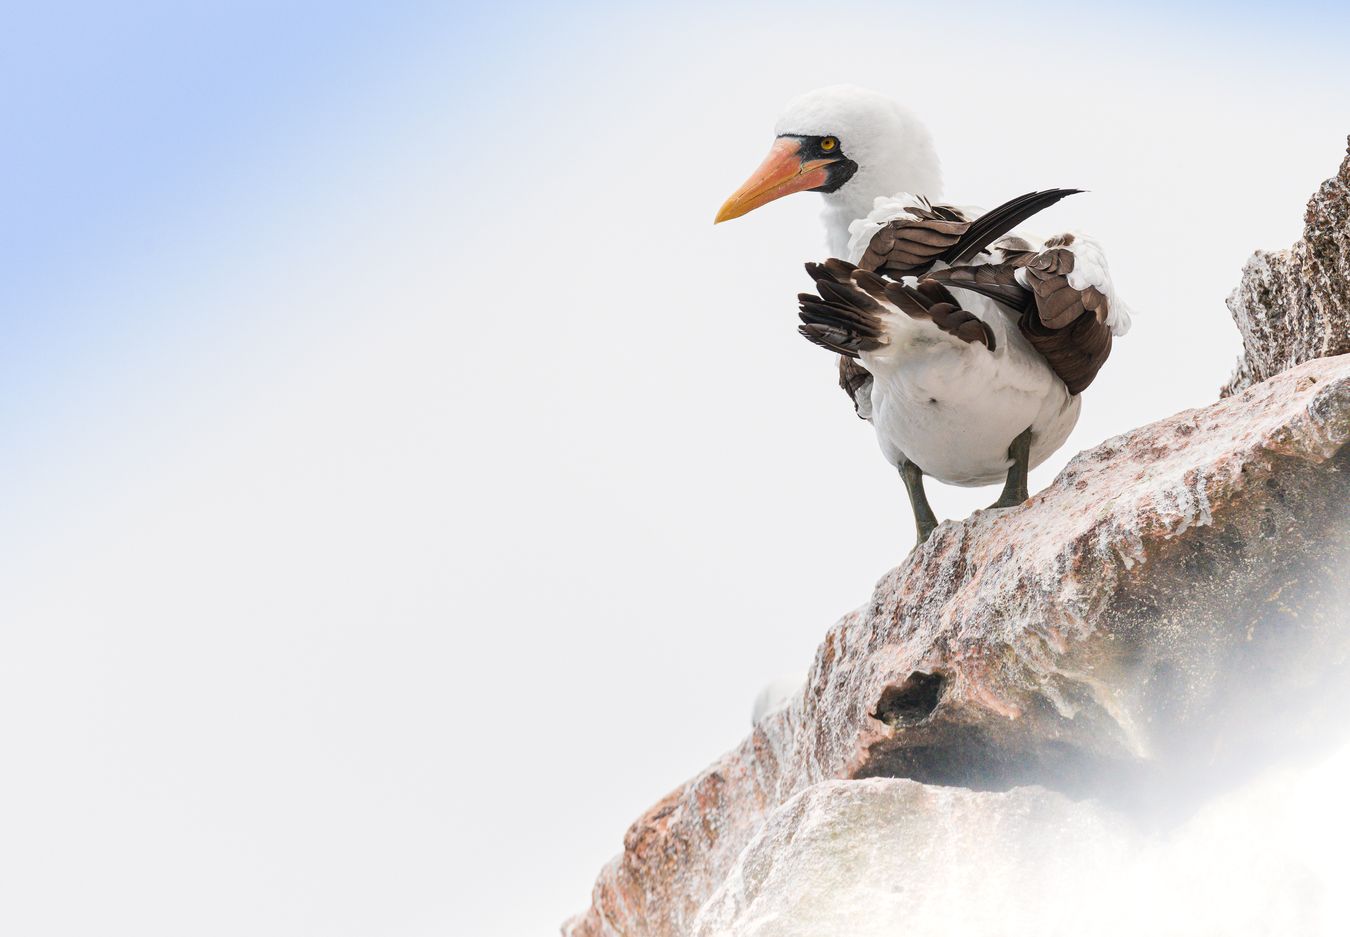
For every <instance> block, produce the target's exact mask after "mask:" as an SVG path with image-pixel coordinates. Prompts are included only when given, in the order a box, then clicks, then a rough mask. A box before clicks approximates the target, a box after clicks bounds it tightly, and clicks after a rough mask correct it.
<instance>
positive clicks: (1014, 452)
mask: <svg viewBox="0 0 1350 937" xmlns="http://www.w3.org/2000/svg"><path fill="white" fill-rule="evenodd" d="M1008 458H1010V459H1012V460H1013V464H1012V468H1010V469H1008V481H1007V482H1006V483H1005V484H1004V485H1003V494H1001V495H999V496H998V500H997V501H995V502H994V503H993V504H991V505H989V507H990V509H993V508H1015V507H1017V506H1018V505H1019V504H1021V503H1022V502H1023V501H1025V500H1026V499H1027V498H1029V497H1031V496H1030V495H1029V494H1028V493H1027V463H1028V462H1030V461H1031V427H1030V426H1028V427H1027V428H1026V429H1024V430H1022V432H1021V433H1020V434H1019V435H1018V437H1017V438H1016V439H1014V440H1013V441H1012V445H1010V446H1009V447H1008Z"/></svg>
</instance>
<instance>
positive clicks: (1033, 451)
mask: <svg viewBox="0 0 1350 937" xmlns="http://www.w3.org/2000/svg"><path fill="white" fill-rule="evenodd" d="M941 185H942V183H941V172H940V169H939V163H938V158H937V152H936V150H935V149H934V147H933V143H932V138H931V136H930V135H929V133H928V131H927V130H926V129H925V128H924V127H923V125H922V124H921V123H920V122H919V121H918V119H917V118H915V117H914V116H913V115H912V114H910V113H909V112H908V111H907V110H905V109H904V108H901V107H900V106H899V105H898V104H896V103H895V102H894V101H892V100H890V99H889V98H887V97H885V96H883V95H879V94H876V93H875V92H871V91H866V90H863V89H861V88H853V87H849V86H835V87H830V88H823V89H821V90H818V91H813V92H810V93H808V94H806V95H803V96H802V97H800V98H798V99H797V100H795V101H793V102H792V104H790V105H789V106H788V108H787V110H786V112H785V113H784V114H783V116H782V117H781V118H779V120H778V124H777V127H776V140H775V142H774V144H773V148H772V149H771V150H770V152H769V155H768V157H767V158H766V159H765V160H764V163H763V164H762V165H761V166H760V167H759V169H758V170H756V171H755V173H754V174H753V175H752V176H751V177H750V179H749V180H748V181H747V182H746V183H745V184H744V185H743V186H742V187H741V188H740V189H739V190H738V191H737V192H736V193H735V194H734V195H732V196H731V198H729V199H728V200H727V202H726V204H724V205H723V206H722V209H721V210H720V211H719V212H718V214H717V219H716V220H717V222H722V221H726V220H728V219H731V218H735V217H738V216H740V215H744V214H745V213H747V212H749V211H752V210H754V209H755V208H758V207H760V206H762V205H765V204H767V203H769V202H771V201H773V200H775V199H778V198H781V197H783V196H784V195H788V194H790V193H792V192H801V191H815V192H821V193H823V194H824V199H825V212H824V216H823V220H824V223H825V229H826V237H827V242H828V247H829V250H830V252H831V253H832V254H833V255H835V258H847V259H846V260H843V259H831V260H829V261H826V262H825V263H824V264H819V265H817V264H808V265H807V270H808V272H809V273H810V274H811V276H812V278H813V279H815V281H816V289H817V293H818V294H819V295H816V294H805V293H804V294H802V295H801V296H800V297H799V300H800V302H801V313H800V316H801V320H802V325H801V327H800V328H801V332H802V334H803V335H805V336H806V337H807V338H808V339H810V340H811V341H813V342H815V343H816V344H819V345H822V346H824V347H826V348H829V349H831V350H833V351H836V352H838V353H839V354H840V355H841V358H840V360H839V370H840V384H841V386H842V387H843V388H844V390H845V391H846V392H847V393H848V394H849V396H850V397H851V398H852V399H853V401H854V406H855V408H856V410H857V413H858V415H859V416H860V417H862V418H863V419H866V420H869V421H870V422H871V423H872V425H873V427H874V428H875V430H876V434H877V439H878V441H879V443H880V445H881V450H882V452H883V454H884V455H885V456H886V458H887V460H888V461H890V462H891V464H893V465H895V466H896V468H897V469H899V471H900V475H901V477H902V478H903V479H904V482H905V486H906V489H907V490H908V492H909V496H910V502H911V505H912V506H913V508H914V515H915V521H916V526H917V528H918V536H919V541H920V542H922V541H923V540H925V539H926V538H927V537H928V535H929V534H930V533H931V532H932V531H933V529H934V528H935V527H936V526H937V519H936V518H935V517H934V515H933V512H932V509H931V508H930V507H929V505H928V501H927V498H926V496H925V494H924V491H923V476H924V475H930V476H932V477H934V478H937V479H938V480H940V481H944V482H947V483H949V484H953V485H960V486H978V485H988V484H993V483H997V482H998V481H1004V482H1005V484H1004V489H1003V494H1002V495H1001V496H1000V498H999V499H998V500H997V501H996V502H995V503H994V504H993V505H992V507H995V508H1003V507H1013V506H1015V505H1018V504H1021V503H1022V502H1023V501H1025V500H1026V499H1027V497H1028V493H1027V472H1028V470H1029V469H1031V468H1034V467H1035V466H1037V465H1039V464H1040V463H1041V462H1043V461H1044V460H1045V459H1046V458H1048V457H1049V456H1050V455H1051V454H1052V453H1053V452H1054V451H1055V450H1057V449H1058V448H1059V447H1060V446H1062V445H1063V444H1064V440H1065V439H1066V438H1068V435H1069V433H1070V431H1071V430H1072V429H1073V427H1074V424H1075V423H1077V421H1078V414H1079V410H1080V408H1081V398H1080V396H1079V395H1080V394H1081V393H1082V391H1083V390H1084V389H1085V388H1086V387H1087V386H1088V385H1089V384H1090V383H1091V382H1092V379H1093V377H1095V376H1096V374H1097V371H1098V370H1099V369H1100V368H1101V366H1102V365H1103V364H1104V363H1105V361H1106V358H1107V356H1108V355H1109V354H1110V350H1111V340H1112V337H1113V336H1120V335H1123V334H1124V333H1125V332H1126V331H1127V330H1128V328H1129V325H1130V316H1129V311H1128V310H1127V308H1126V306H1125V304H1124V303H1123V302H1121V301H1120V300H1119V299H1118V298H1117V296H1116V293H1115V288H1114V286H1113V284H1112V282H1111V277H1110V274H1109V271H1108V269H1107V265H1106V258H1105V254H1104V253H1103V251H1102V249H1101V247H1100V245H1099V244H1097V242H1096V241H1094V240H1092V239H1090V238H1087V237H1085V236H1083V235H1081V234H1061V235H1057V236H1055V237H1052V238H1048V239H1046V240H1044V241H1039V240H1036V239H1034V238H1031V237H1029V236H1025V235H1024V236H1010V235H1009V232H1010V231H1011V230H1012V229H1013V228H1014V227H1015V226H1016V225H1017V224H1019V223H1021V222H1022V221H1024V220H1025V219H1026V218H1027V217H1030V216H1031V215H1032V214H1034V213H1035V212H1037V211H1040V210H1041V209H1043V208H1045V207H1047V206H1049V205H1051V204H1053V203H1054V202H1056V201H1058V200H1059V199H1061V198H1064V197H1065V196H1067V195H1071V194H1074V192H1075V191H1076V190H1071V189H1052V190H1048V191H1046V192H1033V193H1029V194H1027V195H1025V196H1022V197H1020V198H1017V199H1013V200H1012V201H1010V202H1007V203H1005V204H1004V205H1001V206H999V207H998V208H996V209H994V210H993V211H990V212H983V211H980V210H979V209H972V208H969V207H964V208H959V207H956V206H953V205H948V204H943V203H941V202H939V201H938V199H939V197H940V195H941ZM952 288H954V289H957V290H958V291H960V299H959V300H958V299H957V298H956V296H955V295H954V294H953V293H952V292H951V289H952Z"/></svg>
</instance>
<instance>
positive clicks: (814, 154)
mask: <svg viewBox="0 0 1350 937" xmlns="http://www.w3.org/2000/svg"><path fill="white" fill-rule="evenodd" d="M774 133H775V135H776V136H777V139H776V140H775V141H774V144H773V148H772V149H770V150H769V155H768V157H767V158H766V159H765V160H764V162H763V163H762V164H761V165H760V167H759V168H758V169H757V170H755V172H754V174H753V175H752V176H751V177H750V178H749V179H748V180H746V183H745V185H743V186H741V187H740V189H738V190H737V191H736V193H735V194H734V195H732V196H731V198H729V199H727V201H726V204H724V205H723V206H722V209H721V210H720V211H719V212H718V213H717V219H716V221H717V222H722V221H727V220H729V219H731V218H737V217H740V216H741V215H744V214H746V213H747V212H750V211H753V210H754V209H756V208H758V207H760V206H761V205H766V204H768V203H769V202H772V201H774V200H775V199H778V198H782V197H783V196H784V195H789V194H791V193H793V192H821V193H823V194H824V196H825V219H824V220H825V225H826V229H827V232H828V234H829V238H830V248H831V250H832V251H834V252H835V253H839V251H840V250H842V249H843V246H845V245H847V243H848V225H849V222H851V221H853V220H854V219H857V218H861V217H863V216H864V215H866V214H867V213H868V211H870V210H871V208H872V202H873V201H874V200H875V199H876V198H878V197H879V196H889V195H896V194H898V193H900V192H909V193H911V194H914V195H926V196H928V197H929V198H937V197H938V196H940V195H941V194H942V172H941V168H940V166H939V164H938V158H937V151H936V150H935V149H934V147H933V138H932V136H931V135H930V134H929V133H928V129H927V128H926V127H924V125H923V124H922V123H920V122H919V119H918V118H916V117H915V116H914V115H913V114H911V113H910V112H909V111H907V110H906V109H905V108H903V107H901V106H900V105H899V104H897V103H896V102H895V101H893V100H891V99H890V98H888V97H886V96H885V95H884V94H878V93H877V92H875V91H868V90H867V89H865V88H856V87H854V86H852V85H832V86H830V87H828V88H820V89H818V90H816V91H810V92H808V93H806V94H804V95H802V96H801V97H799V98H797V99H796V100H794V101H793V102H792V103H791V104H789V105H788V106H787V109H786V110H785V111H784V112H783V115H782V116H781V117H779V118H778V123H777V124H776V125H775V127H774ZM715 223H716V222H715ZM836 242H839V243H836Z"/></svg>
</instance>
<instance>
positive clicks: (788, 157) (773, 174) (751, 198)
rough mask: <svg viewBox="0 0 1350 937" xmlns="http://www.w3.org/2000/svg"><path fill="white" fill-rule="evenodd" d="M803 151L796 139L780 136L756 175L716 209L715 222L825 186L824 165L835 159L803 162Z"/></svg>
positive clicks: (739, 215)
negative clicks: (792, 194)
mask: <svg viewBox="0 0 1350 937" xmlns="http://www.w3.org/2000/svg"><path fill="white" fill-rule="evenodd" d="M800 150H801V145H800V144H799V143H798V142H797V141H796V140H793V139H791V138H788V137H781V138H779V139H778V141H777V142H775V143H774V145H773V148H772V149H771V150H769V155H768V156H767V157H765V159H764V162H763V163H762V164H761V165H760V167H759V168H758V169H756V170H755V173H754V175H752V176H751V177H750V178H749V179H747V180H746V182H745V185H743V186H741V187H740V188H739V189H737V190H736V192H735V194H733V195H732V196H731V198H729V199H727V200H726V202H724V203H723V204H722V207H721V208H719V209H718V210H717V217H716V218H714V219H713V224H721V223H722V222H724V221H730V220H731V219H732V218H739V217H741V215H744V214H747V213H749V212H752V211H754V210H755V209H756V208H758V207H759V206H761V205H767V204H768V203H769V202H772V201H773V200H774V199H779V198H782V197H783V196H784V195H788V194H790V193H792V192H801V191H803V190H805V189H811V188H815V187H816V186H818V185H823V184H824V183H825V180H826V178H827V176H826V173H825V167H826V166H828V165H829V164H830V163H832V162H835V160H829V159H822V160H811V161H809V162H804V161H803V160H802V157H801V152H800Z"/></svg>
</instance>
